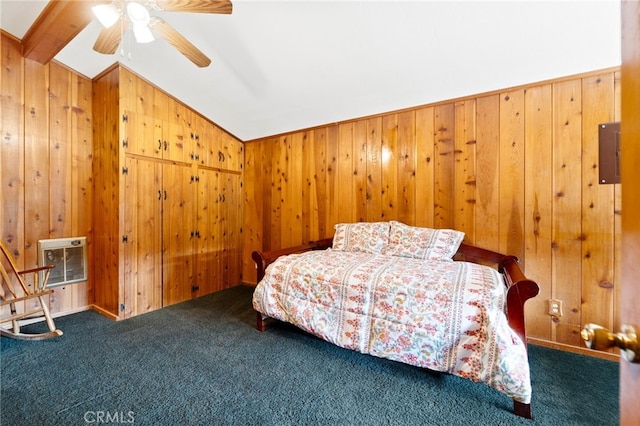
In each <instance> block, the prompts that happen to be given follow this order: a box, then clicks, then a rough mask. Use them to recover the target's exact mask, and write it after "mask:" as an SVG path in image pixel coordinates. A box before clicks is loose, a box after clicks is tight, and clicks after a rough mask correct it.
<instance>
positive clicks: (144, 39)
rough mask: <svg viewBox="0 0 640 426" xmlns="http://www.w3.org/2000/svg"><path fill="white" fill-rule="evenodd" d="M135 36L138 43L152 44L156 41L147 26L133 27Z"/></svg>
mask: <svg viewBox="0 0 640 426" xmlns="http://www.w3.org/2000/svg"><path fill="white" fill-rule="evenodd" d="M133 35H134V37H135V38H136V41H137V42H138V43H150V42H152V41H153V40H154V37H153V33H152V32H151V30H150V29H149V27H148V26H146V25H144V24H143V25H139V24H134V25H133Z"/></svg>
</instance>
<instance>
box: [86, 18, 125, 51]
mask: <svg viewBox="0 0 640 426" xmlns="http://www.w3.org/2000/svg"><path fill="white" fill-rule="evenodd" d="M122 24H123V22H122V20H120V21H118V22H116V24H115V25H112V26H111V27H109V28H103V29H102V31H100V34H99V35H98V38H97V40H96V42H95V44H94V45H93V50H95V51H96V52H98V53H103V54H105V55H113V54H114V53H116V49H117V48H118V45H119V44H120V41H121V40H122V33H123V32H124V31H126V29H127V26H128V24H127V23H126V22H125V23H124V27H122Z"/></svg>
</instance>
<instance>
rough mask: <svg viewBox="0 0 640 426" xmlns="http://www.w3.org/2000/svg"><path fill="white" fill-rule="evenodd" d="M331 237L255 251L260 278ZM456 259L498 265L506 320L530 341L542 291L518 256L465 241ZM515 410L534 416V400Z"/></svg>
mask: <svg viewBox="0 0 640 426" xmlns="http://www.w3.org/2000/svg"><path fill="white" fill-rule="evenodd" d="M331 244H332V239H331V238H327V239H323V240H318V241H313V242H310V243H309V244H305V245H301V246H296V247H291V248H285V249H280V250H273V251H268V252H260V251H254V252H253V253H252V254H251V258H252V259H253V260H254V262H255V263H256V268H257V270H258V274H257V277H258V282H259V281H260V280H262V278H263V277H264V273H265V269H266V268H267V266H269V264H271V263H272V262H273V261H274V260H276V259H277V258H278V257H280V256H284V255H287V254H293V253H302V252H305V251H309V250H324V249H327V248H329V247H331ZM453 258H454V260H458V261H467V262H473V263H479V264H482V265H486V266H491V267H494V268H496V269H497V270H498V271H499V272H501V273H502V274H503V276H504V278H505V283H506V285H507V288H508V289H507V309H506V314H507V320H508V322H509V325H510V326H511V328H512V329H513V330H514V331H515V332H516V333H517V334H518V336H520V338H521V339H522V341H523V342H524V344H525V346H526V344H527V333H526V330H525V323H524V319H525V318H524V304H525V302H526V301H527V300H529V299H531V298H532V297H535V296H536V295H537V294H538V292H539V287H538V284H536V282H535V281H532V280H530V279H528V278H527V277H525V275H524V273H523V272H522V269H521V268H520V264H519V263H518V258H517V257H516V256H511V255H505V254H501V253H498V252H495V251H491V250H487V249H483V248H480V247H475V246H472V245H468V244H462V245H461V246H460V248H459V249H458V252H457V253H456V254H455V255H454V257H453ZM266 319H267V317H266V316H265V315H263V314H262V313H260V312H257V315H256V328H257V329H258V330H260V331H265V329H266V324H265V320H266ZM513 411H514V413H515V414H517V415H518V416H521V417H525V418H528V419H530V418H532V412H531V404H524V403H522V402H518V401H514V402H513Z"/></svg>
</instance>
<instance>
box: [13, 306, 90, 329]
mask: <svg viewBox="0 0 640 426" xmlns="http://www.w3.org/2000/svg"><path fill="white" fill-rule="evenodd" d="M90 309H91V306H82V307H80V308H75V309H71V310H69V311H64V312H56V313H51V317H52V318H60V317H63V316H65V315H71V314H77V313H78V312H84V311H88V310H90ZM43 321H44V316H40V317H37V318H26V319H23V320H19V321H18V322H19V323H20V327H22V326H23V325H29V324H35V323H37V322H43ZM1 327H2V328H6V329H9V328H11V327H12V326H11V323H8V322H7V323H5V324H3V325H2V326H1Z"/></svg>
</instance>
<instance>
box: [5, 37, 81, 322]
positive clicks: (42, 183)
mask: <svg viewBox="0 0 640 426" xmlns="http://www.w3.org/2000/svg"><path fill="white" fill-rule="evenodd" d="M0 38H1V41H2V49H1V51H0V52H1V58H0V65H1V68H2V69H1V71H0V99H1V102H2V104H1V119H0V121H1V123H2V124H1V126H2V129H1V131H0V133H1V134H2V140H1V141H0V143H1V144H2V145H1V146H2V150H1V151H0V167H1V171H0V174H1V176H2V185H1V186H0V226H1V228H2V231H1V232H2V236H1V238H2V240H3V241H5V242H6V243H7V244H8V246H9V247H10V249H11V250H12V251H13V253H14V255H15V257H16V260H17V262H18V264H19V266H20V267H23V268H29V267H33V266H36V265H37V262H38V254H37V248H38V240H40V239H48V238H62V237H76V236H87V237H88V240H90V234H91V198H92V196H91V191H92V189H91V161H92V160H91V158H92V149H93V148H92V136H91V125H92V120H91V80H89V79H87V78H86V77H83V76H80V75H78V74H77V73H74V72H72V71H70V70H68V69H66V68H64V67H63V66H61V65H59V64H57V63H55V62H52V63H50V64H48V65H41V64H39V63H37V62H35V61H32V60H29V59H24V58H23V57H22V54H21V48H20V43H19V41H17V40H15V39H13V38H12V37H11V36H9V35H7V34H5V33H4V32H2V33H1V34H0ZM88 305H89V289H88V283H87V282H84V283H76V284H71V285H67V286H62V287H55V291H54V293H53V294H52V295H50V307H51V311H52V312H53V313H54V314H56V313H61V312H72V311H75V310H80V309H84V308H86V307H87V306H88Z"/></svg>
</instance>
